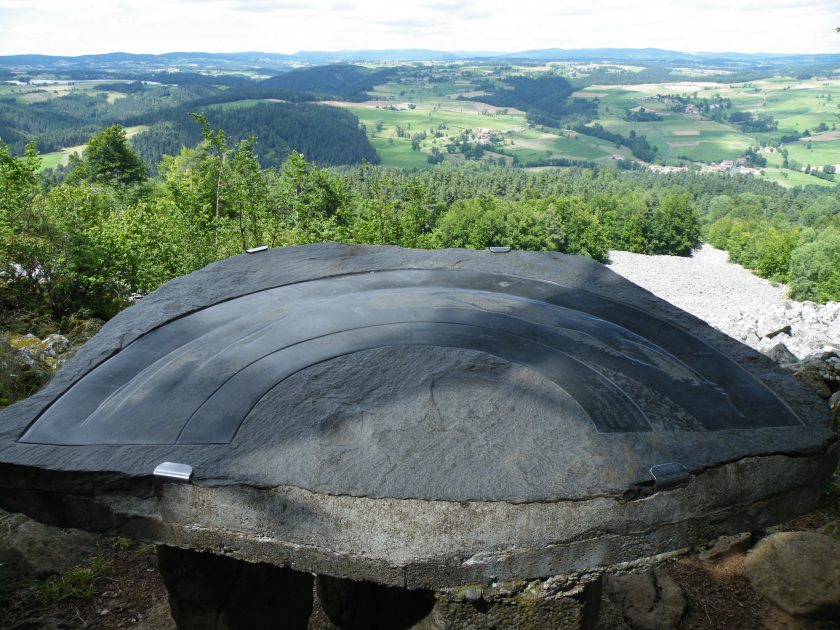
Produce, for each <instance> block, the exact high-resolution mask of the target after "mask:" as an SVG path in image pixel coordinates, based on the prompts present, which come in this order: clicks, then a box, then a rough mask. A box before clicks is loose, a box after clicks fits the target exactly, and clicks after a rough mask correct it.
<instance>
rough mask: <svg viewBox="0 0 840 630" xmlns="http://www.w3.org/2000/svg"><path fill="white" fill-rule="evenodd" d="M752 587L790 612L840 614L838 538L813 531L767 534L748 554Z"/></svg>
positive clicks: (831, 616)
mask: <svg viewBox="0 0 840 630" xmlns="http://www.w3.org/2000/svg"><path fill="white" fill-rule="evenodd" d="M744 569H745V571H746V574H747V577H748V578H749V580H750V582H751V583H752V586H753V588H755V590H756V591H757V592H758V593H760V594H761V595H763V596H764V597H766V598H767V599H768V600H770V601H771V602H773V603H774V604H775V605H776V606H778V607H779V608H781V609H782V610H784V611H785V612H787V613H788V614H791V615H796V616H802V617H815V618H822V619H836V618H837V616H838V615H840V541H837V540H834V539H832V538H831V537H829V536H827V535H825V534H819V533H816V532H781V533H777V534H773V535H771V536H768V537H767V538H765V539H764V540H762V541H761V542H760V543H758V544H757V545H756V546H755V547H754V548H753V549H752V551H751V552H750V553H749V554H748V555H747V558H746V560H745V562H744Z"/></svg>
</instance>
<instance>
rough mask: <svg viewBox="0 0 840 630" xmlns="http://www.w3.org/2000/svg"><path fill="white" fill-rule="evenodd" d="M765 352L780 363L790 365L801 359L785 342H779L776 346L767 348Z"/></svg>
mask: <svg viewBox="0 0 840 630" xmlns="http://www.w3.org/2000/svg"><path fill="white" fill-rule="evenodd" d="M764 354H766V355H767V356H768V357H770V358H771V359H773V360H774V361H775V362H776V363H778V364H779V365H790V364H792V363H798V362H799V359H797V358H796V355H795V354H793V352H791V351H790V350H788V347H787V346H786V345H785V344H783V343H777V344H776V345H775V346H773V347H772V348H770V349H769V350H767V351H766V352H765V353H764Z"/></svg>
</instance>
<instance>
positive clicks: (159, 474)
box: [153, 462, 193, 483]
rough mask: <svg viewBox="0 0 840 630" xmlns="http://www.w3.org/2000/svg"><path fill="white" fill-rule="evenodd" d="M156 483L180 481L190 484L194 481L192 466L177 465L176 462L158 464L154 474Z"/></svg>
mask: <svg viewBox="0 0 840 630" xmlns="http://www.w3.org/2000/svg"><path fill="white" fill-rule="evenodd" d="M153 474H154V477H155V481H180V482H184V483H189V481H190V479H192V474H193V469H192V466H189V465H187V464H176V463H175V462H163V463H162V464H158V466H157V468H155V472H154V473H153Z"/></svg>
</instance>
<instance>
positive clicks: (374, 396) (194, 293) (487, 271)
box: [0, 245, 838, 588]
mask: <svg viewBox="0 0 840 630" xmlns="http://www.w3.org/2000/svg"><path fill="white" fill-rule="evenodd" d="M837 455H838V447H837V440H836V435H835V433H834V431H833V427H832V421H831V418H830V415H829V412H828V410H827V408H826V405H825V403H824V402H822V401H820V400H819V398H817V397H816V396H815V395H814V394H812V393H811V392H809V391H807V390H806V389H805V388H804V387H803V386H802V385H800V384H799V383H798V382H797V381H795V380H794V379H793V378H791V377H790V376H788V375H787V374H786V373H784V372H782V371H781V370H780V369H778V368H777V367H776V366H775V365H774V364H773V363H772V362H770V361H769V360H768V359H766V358H765V357H763V356H762V355H760V354H758V353H756V352H754V351H752V350H751V349H749V348H747V347H746V346H743V345H741V344H739V343H737V342H735V341H733V340H732V339H730V338H728V337H726V336H724V335H722V334H721V333H719V332H717V331H715V330H713V329H711V328H710V327H708V326H706V325H705V324H704V323H703V322H701V321H700V320H697V319H696V318H694V317H692V316H690V315H688V314H686V313H684V312H682V311H680V310H678V309H676V308H675V307H673V306H671V305H669V304H667V303H665V302H663V301H662V300H659V299H658V298H656V297H655V296H653V295H651V294H650V293H648V292H646V291H644V290H643V289H641V288H639V287H637V286H635V285H633V284H632V283H630V282H628V281H626V280H625V279H623V278H621V277H619V276H618V275H616V274H614V273H612V272H610V271H609V270H608V269H606V268H605V267H603V266H602V265H600V264H598V263H595V262H593V261H591V260H589V259H585V258H579V257H572V256H563V255H560V254H548V253H544V254H536V253H521V252H511V253H507V254H493V253H490V252H473V251H464V250H444V251H420V250H403V249H398V248H389V247H360V246H341V245H313V246H304V247H295V248H287V249H281V250H270V251H268V252H263V253H260V254H253V255H250V256H238V257H235V258H232V259H229V260H227V261H222V262H220V263H216V264H213V265H210V266H208V267H206V268H205V269H202V270H200V271H198V272H196V273H194V274H191V275H189V276H186V277H183V278H179V279H176V280H174V281H172V282H170V283H167V284H166V285H164V286H163V287H161V288H160V289H159V290H157V291H156V292H154V293H152V294H150V295H149V296H146V297H144V298H143V299H142V300H141V301H140V302H139V303H138V304H137V305H135V306H133V307H131V308H129V309H126V310H125V311H124V312H122V313H121V314H120V315H118V316H117V317H115V318H114V319H113V320H112V321H111V322H109V323H108V324H107V325H106V326H105V327H104V328H103V329H102V331H101V332H100V333H99V334H98V335H97V336H96V337H94V339H92V340H91V341H90V342H89V343H88V344H86V346H85V347H84V348H82V350H81V351H80V352H79V353H78V354H77V355H76V356H75V357H74V358H73V359H72V360H71V361H70V362H68V364H67V365H66V366H65V367H64V368H62V369H61V370H60V371H59V373H58V374H57V375H56V376H55V378H54V379H53V380H52V381H51V382H50V383H49V384H48V385H47V386H46V387H45V388H44V390H42V391H41V392H39V393H38V394H36V395H35V396H33V397H31V398H29V399H27V400H25V401H22V402H20V403H18V404H16V405H14V406H12V407H10V408H9V409H7V410H5V411H4V412H3V413H2V414H0V488H2V492H0V504H2V505H3V507H6V508H7V509H15V510H19V511H23V512H27V513H30V514H33V515H35V516H36V517H38V518H41V519H42V520H47V521H51V522H56V523H60V524H65V525H72V526H75V527H81V528H86V529H92V530H107V531H122V532H125V533H129V534H132V535H135V536H137V537H140V538H145V539H148V540H151V541H153V542H158V543H163V544H167V545H172V546H181V547H189V548H193V549H198V550H205V549H206V550H211V551H215V552H217V553H226V554H230V555H232V556H234V557H237V558H241V559H245V560H253V561H260V562H270V563H274V564H281V565H286V566H291V567H293V568H296V569H299V570H303V571H311V572H315V573H321V574H326V575H332V576H336V577H349V578H354V579H364V580H370V581H374V582H379V583H381V584H388V585H397V586H408V587H411V588H421V587H422V588H427V587H431V588H438V587H444V586H450V585H453V584H459V583H465V582H472V581H486V580H488V579H514V578H516V579H518V578H522V579H530V578H536V577H541V576H548V575H555V574H558V573H568V572H576V571H581V572H583V571H587V570H592V569H597V568H598V567H601V566H605V565H611V564H615V563H619V562H627V561H632V560H634V559H636V558H638V557H641V556H650V555H655V554H657V553H661V552H665V551H668V550H673V549H677V548H680V547H684V546H687V545H690V544H691V543H692V542H694V541H695V540H699V539H704V538H709V537H713V536H716V535H720V534H724V533H732V532H736V531H744V530H750V529H755V528H756V527H762V526H765V525H769V524H771V523H774V522H778V521H780V520H784V519H786V518H789V517H792V516H794V515H796V514H799V513H801V512H804V511H806V510H808V509H809V508H810V507H811V506H812V505H813V504H814V503H815V502H816V499H817V497H818V496H819V492H820V488H821V484H822V482H823V480H824V479H826V478H827V477H828V476H829V475H830V474H831V472H832V470H833V468H834V466H835V464H836V460H837ZM164 461H171V462H179V463H185V464H189V465H190V466H192V468H193V470H194V476H193V480H192V483H190V484H183V485H180V484H173V483H163V484H161V483H156V482H155V481H154V480H153V479H152V471H153V470H154V468H155V467H156V466H157V465H158V464H159V463H161V462H164ZM673 462H676V463H679V464H681V465H682V466H684V467H685V468H686V469H687V471H688V472H689V474H690V478H689V479H688V482H687V485H682V486H680V487H676V488H668V489H663V488H662V487H657V486H655V484H654V483H653V478H652V476H651V473H650V468H651V467H652V466H655V465H659V464H666V463H673Z"/></svg>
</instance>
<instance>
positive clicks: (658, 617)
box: [604, 567, 686, 630]
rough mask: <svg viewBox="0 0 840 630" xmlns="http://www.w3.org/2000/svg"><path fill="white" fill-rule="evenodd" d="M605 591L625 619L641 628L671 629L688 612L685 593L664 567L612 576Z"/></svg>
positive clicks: (633, 626)
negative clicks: (639, 572) (651, 570)
mask: <svg viewBox="0 0 840 630" xmlns="http://www.w3.org/2000/svg"><path fill="white" fill-rule="evenodd" d="M604 593H605V594H606V596H607V597H608V598H609V599H610V600H611V602H612V604H614V605H615V606H616V607H617V608H618V609H619V610H620V611H621V616H622V617H623V618H624V620H625V622H626V623H627V624H628V625H629V626H630V627H632V628H637V629H638V630H669V629H670V628H673V627H675V626H676V625H677V623H678V622H679V620H680V619H682V616H683V614H684V613H685V607H686V601H685V596H684V595H683V593H682V590H680V587H679V586H677V583H676V582H674V580H673V578H671V576H669V575H668V574H667V573H665V571H664V569H662V568H661V567H660V568H659V569H657V570H655V571H653V572H649V573H641V574H630V575H610V576H607V577H605V578H604Z"/></svg>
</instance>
